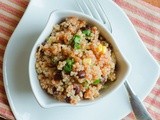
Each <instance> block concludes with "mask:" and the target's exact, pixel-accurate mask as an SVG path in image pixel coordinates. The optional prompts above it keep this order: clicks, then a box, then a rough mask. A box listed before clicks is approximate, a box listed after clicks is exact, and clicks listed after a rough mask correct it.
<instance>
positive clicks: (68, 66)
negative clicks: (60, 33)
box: [63, 58, 74, 73]
mask: <svg viewBox="0 0 160 120" xmlns="http://www.w3.org/2000/svg"><path fill="white" fill-rule="evenodd" d="M73 64H74V60H73V59H69V58H68V59H67V60H66V64H65V66H64V68H63V69H64V71H65V72H66V73H70V72H71V71H72V67H73Z"/></svg>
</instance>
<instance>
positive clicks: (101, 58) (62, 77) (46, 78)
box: [35, 17, 116, 104]
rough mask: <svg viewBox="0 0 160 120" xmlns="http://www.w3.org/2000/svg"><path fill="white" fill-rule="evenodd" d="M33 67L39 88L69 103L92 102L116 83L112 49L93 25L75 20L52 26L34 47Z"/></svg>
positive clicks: (71, 18)
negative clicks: (44, 38) (48, 33)
mask: <svg viewBox="0 0 160 120" xmlns="http://www.w3.org/2000/svg"><path fill="white" fill-rule="evenodd" d="M35 68H36V72H37V77H38V80H39V83H40V85H41V87H42V89H43V90H44V91H46V93H48V94H49V95H51V96H53V99H54V98H55V99H57V100H59V101H63V102H67V103H70V104H77V103H78V102H79V101H81V100H94V99H95V98H96V97H98V96H99V95H100V92H101V90H102V89H105V88H106V87H107V86H108V82H113V81H115V80H116V70H115V69H116V57H115V54H114V51H113V49H112V46H111V45H110V44H109V43H108V42H107V40H106V39H105V38H104V37H103V36H102V35H101V34H100V31H99V30H98V28H97V27H96V26H93V25H90V24H89V23H87V21H85V20H80V19H79V18H77V17H68V18H66V19H65V20H63V21H62V22H61V23H59V24H57V25H55V26H54V27H53V30H52V32H51V34H50V36H49V37H48V38H46V40H44V42H43V43H42V44H41V45H39V47H38V48H37V51H36V63H35Z"/></svg>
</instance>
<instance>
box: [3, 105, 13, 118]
mask: <svg viewBox="0 0 160 120" xmlns="http://www.w3.org/2000/svg"><path fill="white" fill-rule="evenodd" d="M0 113H1V115H2V116H3V117H5V118H7V119H12V120H13V114H12V112H11V111H10V110H7V109H6V108H2V107H0Z"/></svg>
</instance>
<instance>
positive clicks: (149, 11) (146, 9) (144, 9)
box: [124, 0, 160, 17]
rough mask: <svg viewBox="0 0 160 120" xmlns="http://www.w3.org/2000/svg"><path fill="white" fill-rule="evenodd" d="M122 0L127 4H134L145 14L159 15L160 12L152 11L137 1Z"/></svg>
mask: <svg viewBox="0 0 160 120" xmlns="http://www.w3.org/2000/svg"><path fill="white" fill-rule="evenodd" d="M124 1H125V2H127V3H129V4H131V5H133V6H135V7H138V9H141V10H143V11H145V12H146V14H147V13H150V14H152V15H153V16H155V17H159V16H160V12H156V11H154V10H152V9H149V8H148V7H146V6H144V5H142V4H140V3H138V2H137V1H136V0H124Z"/></svg>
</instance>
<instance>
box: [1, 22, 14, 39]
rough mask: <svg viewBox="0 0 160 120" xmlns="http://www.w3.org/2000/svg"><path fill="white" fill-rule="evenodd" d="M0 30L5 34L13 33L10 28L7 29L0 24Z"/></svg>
mask: <svg viewBox="0 0 160 120" xmlns="http://www.w3.org/2000/svg"><path fill="white" fill-rule="evenodd" d="M0 32H2V33H4V34H5V35H7V36H9V37H10V36H11V34H12V33H13V31H12V30H9V29H7V28H6V27H3V26H1V25H0Z"/></svg>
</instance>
